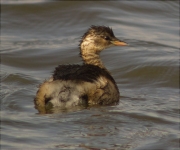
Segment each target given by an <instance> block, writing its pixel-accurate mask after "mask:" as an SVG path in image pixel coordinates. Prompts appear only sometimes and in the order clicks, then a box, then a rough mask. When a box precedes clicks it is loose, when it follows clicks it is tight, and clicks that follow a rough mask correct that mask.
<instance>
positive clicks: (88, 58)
mask: <svg viewBox="0 0 180 150" xmlns="http://www.w3.org/2000/svg"><path fill="white" fill-rule="evenodd" d="M81 57H82V59H83V61H84V64H90V65H95V66H98V67H100V68H105V67H104V65H103V63H102V61H101V59H100V57H99V54H96V53H81Z"/></svg>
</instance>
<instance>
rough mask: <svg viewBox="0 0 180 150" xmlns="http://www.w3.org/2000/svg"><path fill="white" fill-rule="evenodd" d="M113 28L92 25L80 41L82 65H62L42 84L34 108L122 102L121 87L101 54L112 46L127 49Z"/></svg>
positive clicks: (40, 110) (44, 109)
mask: <svg viewBox="0 0 180 150" xmlns="http://www.w3.org/2000/svg"><path fill="white" fill-rule="evenodd" d="M125 45H127V44H126V43H125V42H123V41H120V40H119V39H117V38H116V37H115V36H114V33H113V31H112V29H111V28H109V27H106V26H91V27H90V28H89V29H88V31H87V32H86V33H85V34H84V35H83V36H82V39H81V41H80V44H79V47H80V56H81V57H82V59H83V62H84V64H83V65H59V66H58V67H56V68H55V71H54V73H53V75H52V77H51V78H50V79H49V80H48V81H45V82H44V83H43V84H41V85H40V87H39V90H38V91H37V94H36V97H35V99H34V103H35V108H36V109H38V111H39V112H41V113H43V112H46V109H47V108H49V106H50V107H56V106H57V107H61V108H70V107H73V106H81V105H82V106H84V105H85V106H92V105H111V104H117V103H118V102H119V97H120V93H119V90H118V87H117V85H116V83H115V81H114V79H113V77H112V76H111V75H110V73H109V71H108V70H107V69H106V68H105V66H104V65H103V63H102V62H101V60H100V57H99V54H100V52H101V51H102V50H103V49H105V48H108V47H111V46H125Z"/></svg>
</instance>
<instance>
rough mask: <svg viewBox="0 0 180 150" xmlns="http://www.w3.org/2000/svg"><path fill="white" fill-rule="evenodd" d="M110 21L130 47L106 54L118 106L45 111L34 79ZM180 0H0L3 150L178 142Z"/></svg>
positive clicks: (87, 149) (168, 149) (140, 149)
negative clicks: (89, 32) (38, 105)
mask: <svg viewBox="0 0 180 150" xmlns="http://www.w3.org/2000/svg"><path fill="white" fill-rule="evenodd" d="M90 25H106V26H110V27H112V28H113V30H114V33H115V35H116V36H117V37H118V38H120V39H122V40H124V41H126V42H127V43H128V44H129V46H126V47H113V48H109V49H107V50H105V51H103V52H102V54H101V58H102V60H103V62H104V64H105V66H106V67H107V68H108V69H109V71H110V72H111V74H112V76H113V77H114V79H115V81H116V82H117V85H118V87H119V90H120V93H121V98H120V103H119V104H118V105H116V106H106V107H93V108H88V109H78V110H67V111H64V112H57V113H53V114H45V115H40V114H38V111H37V110H36V109H35V108H34V104H33V98H34V96H35V94H36V91H37V86H38V85H39V84H40V83H42V82H43V81H44V80H45V79H48V78H49V77H50V76H51V74H52V71H53V69H54V68H55V67H56V66H57V65H58V64H81V63H82V62H81V59H80V58H79V49H78V43H79V40H80V37H81V36H82V35H83V33H84V32H85V31H86V30H87V28H88V27H89V26H90ZM179 135H180V132H179V1H160V0H159V1H48V0H46V1H43V0H33V1H29V0H24V1H23V0H21V1H20V0H17V1H15V0H2V1H1V149H18V150H19V149H81V150H98V149H111V150H113V149H117V150H119V149H120V150H145V149H149V150H157V149H158V150H178V149H179V139H180V136H179Z"/></svg>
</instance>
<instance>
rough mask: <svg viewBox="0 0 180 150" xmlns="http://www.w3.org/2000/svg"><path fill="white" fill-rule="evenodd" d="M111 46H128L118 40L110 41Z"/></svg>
mask: <svg viewBox="0 0 180 150" xmlns="http://www.w3.org/2000/svg"><path fill="white" fill-rule="evenodd" d="M111 43H112V44H114V45H115V46H126V45H128V44H127V43H125V42H123V41H120V40H119V39H117V38H116V39H113V40H112V41H111Z"/></svg>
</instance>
